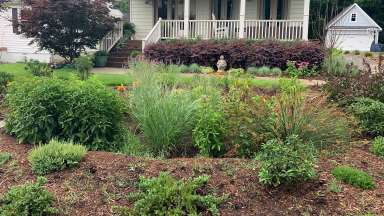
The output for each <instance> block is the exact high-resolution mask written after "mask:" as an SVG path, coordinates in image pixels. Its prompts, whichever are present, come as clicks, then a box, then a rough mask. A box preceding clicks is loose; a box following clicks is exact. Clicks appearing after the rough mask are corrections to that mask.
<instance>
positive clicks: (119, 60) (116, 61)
mask: <svg viewBox="0 0 384 216" xmlns="http://www.w3.org/2000/svg"><path fill="white" fill-rule="evenodd" d="M134 51H138V52H140V53H141V41H140V40H130V41H127V42H125V43H124V44H122V45H117V46H115V47H114V48H113V49H112V50H111V52H110V53H109V58H108V62H107V67H116V68H121V67H124V66H126V65H127V64H128V58H129V56H130V54H131V53H132V52H134Z"/></svg>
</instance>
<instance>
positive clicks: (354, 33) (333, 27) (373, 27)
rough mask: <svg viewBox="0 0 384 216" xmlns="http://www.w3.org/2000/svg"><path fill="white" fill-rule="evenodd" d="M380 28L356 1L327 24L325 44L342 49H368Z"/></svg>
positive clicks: (377, 38)
mask: <svg viewBox="0 0 384 216" xmlns="http://www.w3.org/2000/svg"><path fill="white" fill-rule="evenodd" d="M381 31H382V28H381V27H380V26H379V25H378V24H377V23H376V22H375V21H374V20H373V19H372V18H371V17H370V16H368V14H367V13H365V11H364V10H363V9H362V8H361V7H360V6H359V5H357V4H356V3H355V4H353V5H351V6H349V7H347V8H346V9H344V10H343V11H342V12H341V13H340V14H339V15H337V16H336V17H335V18H334V19H333V20H332V21H331V22H329V24H328V25H327V35H326V44H327V46H328V47H335V48H339V49H342V50H349V51H352V50H360V51H370V50H371V47H372V45H373V44H377V43H378V40H379V33H380V32H381Z"/></svg>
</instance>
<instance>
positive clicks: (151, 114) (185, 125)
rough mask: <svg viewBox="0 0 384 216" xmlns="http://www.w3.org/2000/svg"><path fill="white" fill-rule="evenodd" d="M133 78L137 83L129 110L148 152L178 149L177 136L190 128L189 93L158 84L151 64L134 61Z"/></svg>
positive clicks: (178, 140)
mask: <svg viewBox="0 0 384 216" xmlns="http://www.w3.org/2000/svg"><path fill="white" fill-rule="evenodd" d="M133 71H134V75H133V76H134V77H135V79H136V80H138V82H139V83H140V84H139V86H138V87H137V88H134V89H133V90H132V92H131V95H130V101H129V103H130V113H131V115H132V116H133V118H134V120H135V121H137V123H138V126H139V128H140V131H141V132H142V135H143V137H144V140H145V142H146V144H148V146H149V148H150V149H151V152H152V153H153V154H154V155H156V156H158V155H163V154H165V155H168V154H169V153H170V152H171V151H172V150H176V149H178V150H181V149H182V148H181V147H182V146H181V143H180V139H181V138H182V137H183V136H184V135H185V134H187V133H189V132H190V131H191V130H192V125H193V121H194V119H193V113H194V110H195V103H194V101H193V100H192V99H191V95H190V93H188V92H186V91H182V90H178V89H176V88H175V86H172V85H169V86H164V84H162V83H159V82H158V81H157V80H156V77H155V76H153V73H152V66H151V65H147V64H145V63H140V64H137V66H136V68H134V69H133Z"/></svg>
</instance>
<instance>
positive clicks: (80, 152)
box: [28, 140, 87, 175]
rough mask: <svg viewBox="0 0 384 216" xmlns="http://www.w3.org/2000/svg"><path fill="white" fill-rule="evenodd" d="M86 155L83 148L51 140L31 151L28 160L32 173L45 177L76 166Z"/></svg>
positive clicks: (85, 150)
mask: <svg viewBox="0 0 384 216" xmlns="http://www.w3.org/2000/svg"><path fill="white" fill-rule="evenodd" d="M86 153H87V149H86V148H85V147H84V146H81V145H75V144H73V143H70V142H62V141H58V140H52V141H50V142H49V143H48V144H47V145H42V146H39V147H37V148H35V149H33V150H32V151H31V153H30V154H29V156H28V160H29V163H30V164H31V167H32V170H33V172H34V173H36V174H38V175H45V174H48V173H51V172H55V171H61V170H64V169H66V168H71V167H75V166H77V165H78V164H79V162H80V161H81V160H82V159H83V157H84V156H85V154H86Z"/></svg>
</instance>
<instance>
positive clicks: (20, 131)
mask: <svg viewBox="0 0 384 216" xmlns="http://www.w3.org/2000/svg"><path fill="white" fill-rule="evenodd" d="M7 103H8V105H9V108H10V110H11V111H10V113H9V115H8V118H7V121H6V131H7V132H8V133H10V134H11V135H15V136H16V137H17V138H18V139H19V140H20V141H21V142H27V143H33V144H34V143H39V142H43V143H46V142H48V141H50V140H51V139H53V138H56V137H57V138H58V139H62V140H73V141H74V142H76V143H80V144H84V145H86V146H88V147H89V148H90V149H94V150H113V149H116V148H118V145H119V144H120V143H119V136H120V135H121V131H122V121H123V104H122V102H121V99H120V98H119V97H118V95H117V94H116V93H115V92H112V91H111V90H109V89H107V88H106V87H105V86H104V85H102V84H100V83H98V82H96V81H94V80H89V81H85V82H83V81H72V82H71V81H65V80H60V79H47V78H35V79H31V80H28V81H18V82H14V83H13V84H12V85H11V87H10V88H9V93H8V95H7Z"/></svg>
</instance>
